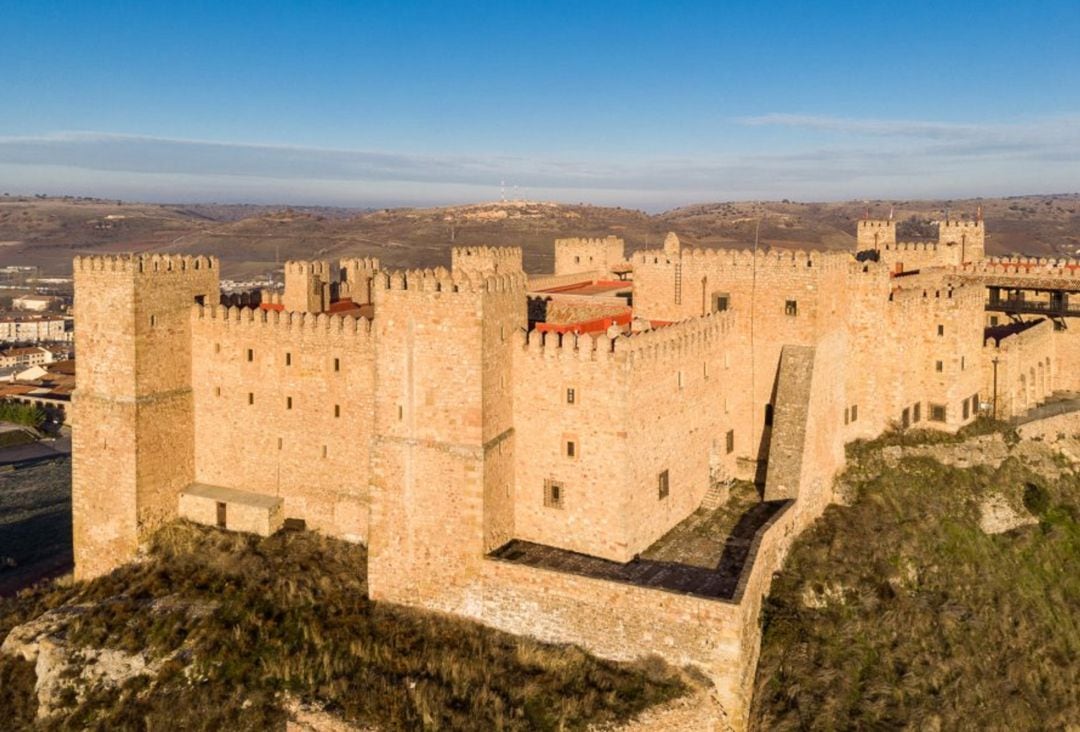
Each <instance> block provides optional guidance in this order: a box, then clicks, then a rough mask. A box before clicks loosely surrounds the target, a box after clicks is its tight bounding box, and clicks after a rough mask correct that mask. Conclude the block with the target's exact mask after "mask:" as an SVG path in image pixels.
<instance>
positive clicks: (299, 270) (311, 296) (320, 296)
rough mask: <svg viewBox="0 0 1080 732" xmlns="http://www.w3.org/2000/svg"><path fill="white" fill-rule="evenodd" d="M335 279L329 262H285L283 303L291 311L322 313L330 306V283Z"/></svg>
mask: <svg viewBox="0 0 1080 732" xmlns="http://www.w3.org/2000/svg"><path fill="white" fill-rule="evenodd" d="M334 279H335V274H334V272H333V271H332V269H331V266H330V263H329V262H324V261H315V262H305V261H294V260H290V261H288V262H286V263H285V292H284V293H283V294H282V296H281V303H282V305H284V307H285V310H287V311H290V312H299V313H321V312H322V311H324V310H326V309H327V308H328V307H329V306H330V285H331V282H333V280H334Z"/></svg>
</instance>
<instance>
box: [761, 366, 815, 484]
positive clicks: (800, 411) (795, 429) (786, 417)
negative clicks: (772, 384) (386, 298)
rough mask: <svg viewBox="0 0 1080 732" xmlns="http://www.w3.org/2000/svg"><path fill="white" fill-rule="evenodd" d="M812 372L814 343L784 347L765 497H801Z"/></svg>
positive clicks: (778, 378) (774, 406) (777, 379)
mask: <svg viewBox="0 0 1080 732" xmlns="http://www.w3.org/2000/svg"><path fill="white" fill-rule="evenodd" d="M813 376H814V348H813V346H794V345H787V346H784V347H783V348H782V349H781V351H780V370H779V373H778V374H777V377H776V402H775V404H774V405H773V424H772V437H771V439H770V441H769V465H768V468H767V471H766V473H765V500H766V501H779V500H785V499H794V498H797V497H798V492H799V483H800V481H801V479H802V464H803V451H804V449H805V448H806V423H807V418H808V416H809V412H810V386H811V383H812V382H813Z"/></svg>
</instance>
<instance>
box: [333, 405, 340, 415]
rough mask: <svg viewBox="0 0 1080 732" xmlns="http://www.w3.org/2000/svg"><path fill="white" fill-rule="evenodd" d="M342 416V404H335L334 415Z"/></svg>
mask: <svg viewBox="0 0 1080 732" xmlns="http://www.w3.org/2000/svg"><path fill="white" fill-rule="evenodd" d="M340 416H341V405H340V404H335V405H334V417H340Z"/></svg>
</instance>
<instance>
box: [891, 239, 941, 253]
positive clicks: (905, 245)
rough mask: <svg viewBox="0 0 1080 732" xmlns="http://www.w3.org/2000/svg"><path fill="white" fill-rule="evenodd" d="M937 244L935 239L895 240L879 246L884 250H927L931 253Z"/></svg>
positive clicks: (936, 248)
mask: <svg viewBox="0 0 1080 732" xmlns="http://www.w3.org/2000/svg"><path fill="white" fill-rule="evenodd" d="M938 247H939V244H938V242H936V241H897V242H892V243H891V244H885V245H883V246H882V247H881V248H882V250H884V251H886V252H929V253H933V252H936V251H937V250H938Z"/></svg>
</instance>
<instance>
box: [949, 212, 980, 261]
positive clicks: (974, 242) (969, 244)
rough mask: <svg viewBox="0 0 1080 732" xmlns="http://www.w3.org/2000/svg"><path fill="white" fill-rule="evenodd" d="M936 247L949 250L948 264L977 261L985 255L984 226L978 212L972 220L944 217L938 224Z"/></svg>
mask: <svg viewBox="0 0 1080 732" xmlns="http://www.w3.org/2000/svg"><path fill="white" fill-rule="evenodd" d="M938 248H939V249H940V250H942V251H947V250H951V251H953V252H954V253H953V254H952V255H951V256H949V262H948V263H949V264H966V263H968V262H979V261H981V260H982V259H983V258H984V257H985V256H986V226H985V224H984V223H983V220H982V214H981V213H980V214H979V216H978V218H976V220H974V221H965V220H959V221H958V220H955V219H945V220H944V221H942V222H941V223H940V224H938Z"/></svg>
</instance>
